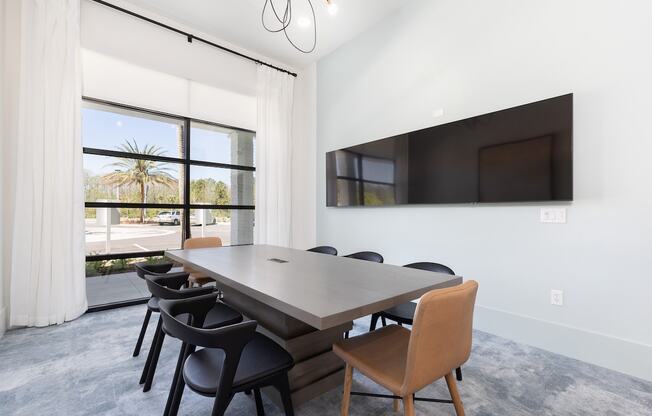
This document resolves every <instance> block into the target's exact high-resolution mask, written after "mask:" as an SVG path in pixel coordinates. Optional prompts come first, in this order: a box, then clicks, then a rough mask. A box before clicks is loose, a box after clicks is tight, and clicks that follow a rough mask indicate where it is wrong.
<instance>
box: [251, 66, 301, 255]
mask: <svg viewBox="0 0 652 416" xmlns="http://www.w3.org/2000/svg"><path fill="white" fill-rule="evenodd" d="M257 93H258V106H257V119H258V121H257V126H256V211H255V226H254V243H255V244H272V245H277V246H283V247H289V246H290V245H291V244H292V241H291V235H292V234H291V231H292V215H291V214H292V168H291V165H292V104H293V96H294V77H292V76H291V75H288V74H286V73H283V72H280V71H277V70H275V69H272V68H269V67H266V66H263V65H259V66H258V88H257Z"/></svg>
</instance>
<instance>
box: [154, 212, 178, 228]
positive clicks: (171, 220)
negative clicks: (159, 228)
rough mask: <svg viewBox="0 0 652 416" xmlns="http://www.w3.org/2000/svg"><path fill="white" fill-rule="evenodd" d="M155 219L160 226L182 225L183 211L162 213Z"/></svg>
mask: <svg viewBox="0 0 652 416" xmlns="http://www.w3.org/2000/svg"><path fill="white" fill-rule="evenodd" d="M155 219H156V222H158V225H165V224H172V225H179V224H181V211H161V212H159V213H158V215H157V216H156V218H155Z"/></svg>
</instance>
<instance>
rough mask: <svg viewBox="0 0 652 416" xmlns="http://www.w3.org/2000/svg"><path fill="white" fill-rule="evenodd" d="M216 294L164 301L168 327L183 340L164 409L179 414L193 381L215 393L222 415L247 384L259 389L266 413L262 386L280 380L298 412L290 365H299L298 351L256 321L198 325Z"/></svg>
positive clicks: (286, 402) (197, 388)
mask: <svg viewBox="0 0 652 416" xmlns="http://www.w3.org/2000/svg"><path fill="white" fill-rule="evenodd" d="M216 299H217V295H216V294H210V295H204V296H199V297H195V298H192V299H184V300H161V302H160V307H161V316H162V317H163V328H164V330H165V332H167V333H168V334H169V335H170V336H172V337H175V338H178V339H179V340H181V341H182V346H181V351H180V353H179V361H178V362H177V368H176V371H175V374H174V379H173V380H172V387H171V389H170V395H169V396H168V402H167V404H166V407H165V412H164V415H166V416H168V415H169V416H175V415H176V414H177V412H178V410H179V404H180V403H181V398H182V396H183V390H184V388H185V385H186V384H187V385H188V387H190V389H191V390H192V391H194V392H196V393H199V394H201V395H202V396H209V397H215V402H214V404H213V411H212V413H211V414H212V415H213V416H222V415H223V414H224V412H225V411H226V409H227V407H228V406H229V403H230V402H231V400H232V399H233V396H234V395H235V394H236V393H239V392H245V391H247V390H253V391H254V397H255V402H256V411H257V414H258V415H259V416H260V415H264V414H265V412H264V409H263V403H262V399H261V397H260V389H261V388H262V387H266V386H274V387H275V388H276V389H277V390H278V391H279V392H280V394H281V400H282V402H283V407H284V409H285V414H286V416H293V415H294V408H293V406H292V397H291V395H290V385H289V382H288V371H289V370H290V369H291V368H292V367H293V366H294V360H293V359H292V356H290V354H289V353H288V352H287V351H285V350H284V349H283V348H281V347H280V346H279V345H278V344H277V343H275V342H274V341H272V340H271V339H269V338H267V337H266V336H264V335H262V334H260V333H258V332H256V326H257V325H258V324H257V322H256V321H247V322H242V323H238V324H234V325H230V326H225V327H222V328H218V329H200V328H197V327H198V326H201V324H202V322H203V321H204V319H205V317H206V316H207V313H208V310H209V309H210V307H211V305H212V304H213V303H215V300H216ZM186 316H189V318H188V317H186ZM206 319H207V318H206ZM196 347H204V348H203V349H200V350H195V349H196Z"/></svg>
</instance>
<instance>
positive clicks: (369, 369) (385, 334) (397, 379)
mask: <svg viewBox="0 0 652 416" xmlns="http://www.w3.org/2000/svg"><path fill="white" fill-rule="evenodd" d="M409 343H410V331H409V330H407V329H405V328H403V327H400V326H398V325H389V326H386V327H383V328H381V329H378V330H376V331H373V332H368V333H366V334H364V335H360V336H357V337H354V338H350V339H348V340H346V341H344V342H342V343H338V344H335V345H333V352H335V354H336V355H337V356H338V357H340V358H341V359H343V360H344V361H346V362H347V363H349V364H350V365H351V366H353V367H355V368H356V369H358V370H359V371H360V372H361V373H362V374H364V375H366V376H367V377H369V378H370V379H372V380H373V381H375V382H376V383H378V384H380V385H381V386H383V387H385V388H386V389H388V390H389V391H391V392H392V393H394V394H400V390H401V385H402V384H403V380H404V378H405V367H406V366H405V361H406V359H407V356H408V345H409Z"/></svg>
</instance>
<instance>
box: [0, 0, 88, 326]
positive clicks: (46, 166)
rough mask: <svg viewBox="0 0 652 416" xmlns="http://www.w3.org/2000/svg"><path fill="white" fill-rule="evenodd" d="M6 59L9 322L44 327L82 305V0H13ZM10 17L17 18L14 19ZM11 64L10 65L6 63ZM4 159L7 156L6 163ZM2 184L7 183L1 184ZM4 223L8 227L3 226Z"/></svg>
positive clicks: (71, 316) (76, 313) (73, 313)
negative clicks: (9, 214)
mask: <svg viewBox="0 0 652 416" xmlns="http://www.w3.org/2000/svg"><path fill="white" fill-rule="evenodd" d="M11 3H13V5H14V6H13V7H15V9H14V10H13V11H12V13H8V14H7V16H5V17H6V19H7V21H5V22H3V23H6V24H7V27H9V26H11V27H13V28H14V33H13V34H12V36H10V37H9V38H10V39H12V40H13V41H12V42H7V49H8V50H7V54H8V56H13V57H14V58H15V59H11V60H10V59H7V60H6V62H5V65H7V67H6V77H7V80H6V81H7V84H6V85H11V86H12V87H11V88H7V90H8V91H7V96H8V100H7V101H6V102H5V103H4V105H5V106H8V107H12V106H13V108H11V109H8V112H9V113H11V114H12V117H11V118H10V119H9V120H7V119H5V121H6V123H5V124H6V125H5V126H4V128H6V130H5V133H7V134H6V140H7V141H8V143H7V146H6V147H7V151H8V152H9V153H10V154H9V156H8V158H9V159H11V160H14V161H15V163H12V164H11V166H10V168H8V169H7V170H8V171H9V172H7V175H8V176H9V178H8V181H9V182H10V183H11V186H10V189H9V195H8V197H6V199H5V204H8V205H9V208H8V209H7V212H10V213H11V218H9V219H8V220H7V219H3V221H4V220H7V221H8V223H9V225H8V226H7V225H5V230H4V231H5V232H8V233H9V235H8V237H7V238H5V242H6V243H8V245H9V246H10V248H9V251H10V256H8V257H9V262H10V264H9V265H8V267H7V268H6V269H5V270H8V271H9V283H10V284H9V320H10V324H11V325H13V326H45V325H51V324H58V323H62V322H64V321H68V320H71V319H75V318H77V317H78V316H80V315H81V314H82V313H84V312H85V310H86V309H87V302H86V285H85V267H84V256H85V248H84V194H83V192H84V191H83V189H84V184H83V168H82V144H81V131H80V130H81V114H80V106H81V68H80V40H79V36H80V22H79V19H80V0H20V1H17V2H11ZM9 19H14V20H13V21H12V22H11V24H10V23H9ZM12 65H13V66H14V67H13V68H11V67H10V66H12ZM5 160H7V159H5ZM5 183H6V182H5ZM7 228H8V229H7Z"/></svg>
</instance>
